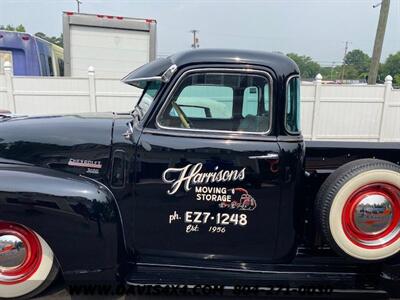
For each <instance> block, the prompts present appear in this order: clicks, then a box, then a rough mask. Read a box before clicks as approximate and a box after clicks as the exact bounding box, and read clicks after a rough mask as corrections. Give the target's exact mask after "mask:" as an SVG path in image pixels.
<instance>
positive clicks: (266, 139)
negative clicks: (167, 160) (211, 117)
mask: <svg viewBox="0 0 400 300" xmlns="http://www.w3.org/2000/svg"><path fill="white" fill-rule="evenodd" d="M143 133H147V134H154V135H161V136H173V137H184V138H204V139H224V140H231V141H237V140H240V141H263V142H277V141H278V138H277V137H276V136H273V135H268V136H263V135H243V134H230V135H229V134H226V132H225V134H218V133H214V132H213V133H212V134H210V133H209V132H191V131H185V132H182V131H175V130H160V129H152V128H144V129H143ZM239 133H240V132H239Z"/></svg>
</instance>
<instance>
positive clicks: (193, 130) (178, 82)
mask: <svg viewBox="0 0 400 300" xmlns="http://www.w3.org/2000/svg"><path fill="white" fill-rule="evenodd" d="M206 72H222V73H223V72H226V73H243V74H246V73H249V74H250V75H251V74H258V75H262V76H264V77H265V78H266V79H267V80H268V81H269V84H270V91H269V104H270V109H269V126H268V131H265V132H251V131H231V130H212V129H196V128H180V127H170V126H164V125H161V124H160V122H159V119H160V117H161V115H162V114H163V113H164V111H165V109H166V108H167V106H168V104H169V103H170V101H171V97H172V95H173V94H174V92H175V90H176V89H177V87H178V86H179V85H180V83H181V82H182V80H183V79H184V78H186V77H187V76H188V75H190V74H192V73H206ZM272 98H273V79H272V76H271V74H270V73H268V72H267V71H261V70H256V69H251V68H246V69H233V68H197V69H192V70H188V71H186V72H184V73H183V74H182V75H181V76H180V77H179V79H178V80H177V81H176V83H175V84H174V86H173V87H172V89H171V90H170V91H169V93H168V95H167V97H166V100H165V101H164V104H163V105H162V106H161V109H160V111H159V112H158V114H157V116H156V126H157V127H158V128H159V129H164V130H168V131H171V130H173V131H185V132H192V133H196V132H203V133H210V132H212V133H222V134H241V135H250V136H251V135H253V136H254V135H256V136H262V135H263V136H266V135H269V134H270V133H271V130H272V116H273V113H272V112H273V110H274V107H273V102H274V101H273V99H272Z"/></svg>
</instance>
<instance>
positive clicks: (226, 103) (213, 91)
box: [170, 84, 233, 119]
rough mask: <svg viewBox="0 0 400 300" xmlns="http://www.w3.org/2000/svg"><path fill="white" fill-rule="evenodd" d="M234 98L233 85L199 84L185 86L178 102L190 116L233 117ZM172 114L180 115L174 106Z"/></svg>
mask: <svg viewBox="0 0 400 300" xmlns="http://www.w3.org/2000/svg"><path fill="white" fill-rule="evenodd" d="M232 99H233V89H232V88H231V87H227V86H220V85H202V84H199V85H188V86H186V87H184V88H183V90H182V92H181V93H180V95H179V97H178V99H177V100H176V104H178V105H179V106H180V107H181V109H182V110H183V111H184V113H185V114H186V116H187V117H188V118H216V119H231V118H232V103H233V101H232ZM207 112H209V113H207ZM207 115H208V116H207ZM170 116H178V115H177V113H176V111H175V109H174V108H172V110H171V111H170Z"/></svg>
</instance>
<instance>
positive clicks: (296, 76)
mask: <svg viewBox="0 0 400 300" xmlns="http://www.w3.org/2000/svg"><path fill="white" fill-rule="evenodd" d="M293 78H298V79H299V84H300V85H301V82H300V75H298V74H295V75H291V76H289V77H288V79H286V90H285V102H286V103H285V117H284V122H285V124H284V125H285V130H286V132H287V133H289V134H296V135H297V134H301V128H300V130H299V131H291V130H289V129H288V128H287V118H286V116H287V113H286V112H287V108H288V102H289V101H288V86H289V82H290V80H292V79H293ZM299 97H300V95H299ZM300 102H301V98H300ZM299 121H301V120H299ZM299 125H300V124H299Z"/></svg>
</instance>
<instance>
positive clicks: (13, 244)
mask: <svg viewBox="0 0 400 300" xmlns="http://www.w3.org/2000/svg"><path fill="white" fill-rule="evenodd" d="M26 253H27V252H26V245H25V244H24V242H23V241H22V240H21V239H20V238H19V237H17V236H15V235H11V234H3V235H0V271H12V270H13V269H17V268H18V267H20V266H21V265H22V264H23V263H24V261H25V259H26Z"/></svg>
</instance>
